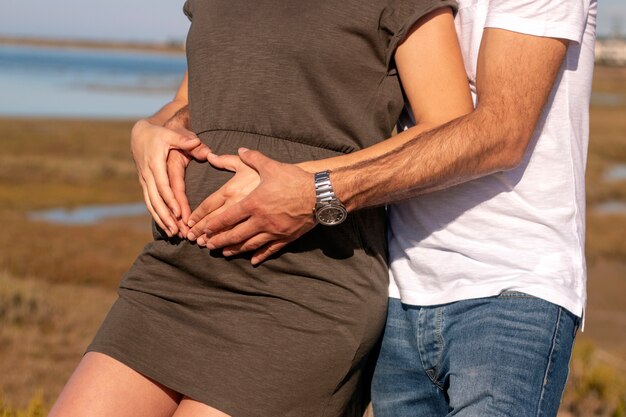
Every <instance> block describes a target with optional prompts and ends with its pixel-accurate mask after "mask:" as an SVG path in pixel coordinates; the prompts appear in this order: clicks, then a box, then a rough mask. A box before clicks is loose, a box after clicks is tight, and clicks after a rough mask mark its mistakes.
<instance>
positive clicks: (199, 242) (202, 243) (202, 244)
mask: <svg viewBox="0 0 626 417" xmlns="http://www.w3.org/2000/svg"><path fill="white" fill-rule="evenodd" d="M196 243H197V244H198V245H200V246H205V244H206V242H205V241H204V238H203V237H202V236H200V237H199V238H198V240H196Z"/></svg>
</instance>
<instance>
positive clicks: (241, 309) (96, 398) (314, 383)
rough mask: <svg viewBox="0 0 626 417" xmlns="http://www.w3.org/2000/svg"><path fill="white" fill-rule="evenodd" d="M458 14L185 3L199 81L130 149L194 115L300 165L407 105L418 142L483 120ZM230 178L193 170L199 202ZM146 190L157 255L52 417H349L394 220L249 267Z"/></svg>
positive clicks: (410, 0) (221, 150)
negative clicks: (471, 114) (209, 244)
mask: <svg viewBox="0 0 626 417" xmlns="http://www.w3.org/2000/svg"><path fill="white" fill-rule="evenodd" d="M451 7H454V3H453V2H452V1H451V0H445V1H441V0H368V1H363V0H344V1H340V2H338V1H335V0H319V1H315V2H304V1H291V2H278V1H274V0H256V1H246V2H244V1H239V0H235V1H233V0H211V1H209V0H188V1H187V3H186V4H185V12H186V14H187V15H188V16H189V17H190V19H191V20H192V25H191V29H190V31H189V35H188V39H187V58H188V77H185V82H183V84H182V85H181V88H180V90H179V93H178V95H177V98H176V99H175V100H174V101H173V102H172V103H170V104H169V105H167V106H166V107H164V108H163V109H162V110H161V111H160V112H159V113H158V114H157V116H156V117H155V118H153V119H151V120H150V121H148V122H142V123H138V124H137V125H136V128H135V130H136V131H135V132H134V135H135V136H142V135H143V136H144V137H153V138H154V140H153V142H152V143H150V142H149V141H147V142H146V143H144V145H145V149H150V147H159V146H166V148H165V149H169V147H167V146H168V145H163V142H159V141H160V140H161V138H162V137H164V136H166V135H167V132H168V131H167V129H166V128H164V127H162V126H161V127H160V126H158V125H159V124H160V125H162V124H163V123H164V121H165V120H167V119H168V118H169V117H170V116H172V115H173V114H174V113H175V112H176V111H177V110H179V109H180V108H181V107H182V106H184V105H186V104H187V101H188V103H189V111H190V126H189V129H190V130H191V131H193V132H195V134H197V136H198V137H199V138H200V139H201V141H202V142H203V143H204V144H206V145H208V146H209V147H210V149H211V150H212V152H214V153H216V154H233V153H236V152H237V149H238V148H240V147H246V148H250V149H258V150H260V151H262V152H263V153H264V154H266V155H268V156H270V157H272V158H274V159H277V160H281V161H285V162H299V161H308V160H323V159H325V158H334V157H337V156H339V155H343V154H347V153H352V152H354V151H358V150H360V149H363V148H367V147H368V146H371V145H375V144H376V143H377V142H380V141H381V140H382V139H384V138H388V137H389V136H390V134H391V132H392V130H393V127H394V124H395V122H396V120H397V119H398V116H399V114H400V112H401V110H402V107H403V98H404V97H405V96H406V97H407V98H408V100H409V101H410V103H411V105H412V108H413V111H414V115H415V118H416V120H417V121H418V122H419V127H418V128H417V129H424V128H426V127H428V126H433V125H435V124H439V123H443V122H445V121H447V120H450V119H452V118H454V117H457V116H459V115H461V114H464V113H467V112H468V111H470V110H471V100H470V96H469V91H468V87H467V82H466V79H465V72H464V69H463V64H462V61H461V58H460V52H459V48H458V45H457V44H456V36H455V34H454V25H453V20H452V19H453V18H452V9H451ZM400 79H402V85H401V83H400ZM187 80H188V85H187ZM187 92H188V95H187ZM187 97H188V100H187ZM189 135H191V134H189ZM192 136H193V135H192ZM193 140H194V139H191V141H192V142H193ZM391 140H394V139H391ZM376 146H380V145H376ZM145 149H144V150H142V149H139V151H138V152H139V154H141V153H142V152H144V151H145ZM164 154H165V155H167V152H165V153H164ZM171 155H172V153H170V156H171ZM177 155H182V154H181V153H177ZM135 156H136V157H137V155H135ZM196 156H198V155H196ZM140 159H141V158H140ZM140 168H141V167H140ZM372 175H376V173H372ZM231 177H232V174H231V173H230V172H227V171H223V170H218V169H215V168H213V167H211V166H210V165H209V164H208V163H206V162H202V161H193V160H192V161H191V162H190V163H189V165H188V167H187V171H186V177H185V178H186V180H185V190H186V193H187V197H188V201H189V205H190V206H191V207H192V208H193V207H196V206H198V205H199V204H200V203H201V202H202V201H203V200H204V199H205V198H206V197H207V196H209V195H210V194H211V193H212V192H214V191H215V190H217V189H219V188H220V187H221V186H222V185H223V184H224V183H225V182H227V181H228V179H229V178H231ZM313 184H314V182H313V174H311V187H313ZM145 187H146V195H147V196H148V198H147V202H148V204H149V206H150V209H151V212H152V213H153V214H154V215H155V217H156V218H157V220H158V223H157V224H155V227H154V230H153V232H154V241H153V242H152V243H150V244H148V245H147V246H146V247H145V248H144V250H143V252H142V253H141V254H140V255H139V257H138V258H137V260H136V261H135V263H134V264H133V265H132V267H131V268H130V270H129V271H128V272H127V273H126V274H125V276H124V277H123V279H122V281H121V284H120V288H119V298H118V300H117V301H116V303H115V304H114V305H113V307H112V309H111V311H110V312H109V314H108V316H107V317H106V319H105V321H104V323H103V324H102V326H101V328H100V330H99V332H98V334H97V335H96V337H95V339H94V341H93V343H92V344H91V345H90V346H89V348H88V352H87V353H86V354H85V356H84V357H83V359H82V361H81V363H80V364H79V366H78V368H77V369H76V371H75V372H74V374H73V376H72V377H71V379H70V381H69V382H68V384H67V385H66V387H65V389H64V391H63V393H62V394H61V396H60V397H59V400H58V401H57V403H56V404H55V406H54V408H53V410H52V412H51V415H52V416H77V415H84V416H90V417H94V416H115V417H120V416H129V417H130V416H132V417H137V416H171V415H175V416H224V415H230V416H236V417H238V416H242V417H246V416H259V417H287V416H288V417H296V416H298V417H313V416H320V417H322V416H337V417H338V416H342V415H346V413H347V412H348V411H347V410H348V408H349V404H350V402H351V400H352V399H353V398H354V396H355V393H357V392H358V391H359V390H368V389H369V387H368V386H367V382H368V380H367V378H365V377H364V375H365V374H366V373H365V372H364V369H365V368H366V364H367V363H368V358H369V356H370V352H371V349H372V348H373V347H374V346H375V345H376V342H377V340H378V339H379V336H380V332H381V330H382V328H383V325H384V320H385V313H386V306H387V285H388V283H387V280H388V278H387V266H386V259H385V258H386V255H385V253H386V248H385V211H384V208H379V209H373V210H366V211H362V212H355V213H350V214H349V215H348V217H347V220H346V221H345V222H343V223H341V224H340V225H336V226H327V227H324V226H321V225H320V226H317V227H315V228H314V229H313V230H312V231H310V232H309V233H307V234H306V235H304V236H302V237H301V238H300V239H298V240H296V241H294V242H292V243H291V244H289V245H287V246H286V247H285V248H284V249H283V250H282V251H280V252H279V253H277V254H276V255H275V256H273V257H272V258H271V259H268V260H267V261H265V262H263V263H261V264H259V265H256V266H253V265H252V264H251V262H250V257H249V256H236V257H224V256H223V255H222V254H221V253H220V252H218V251H211V250H209V249H207V248H204V247H202V246H199V245H197V244H196V243H194V242H191V241H189V240H186V239H181V238H180V237H179V236H178V232H179V230H178V228H177V226H176V224H175V223H173V222H170V221H167V220H164V217H167V216H160V215H159V213H163V207H162V205H160V204H162V202H160V203H159V202H158V201H157V200H156V199H155V196H154V185H153V184H152V183H150V182H146V183H145ZM303 191H304V190H303ZM307 191H308V190H307ZM185 204H186V203H184V204H181V207H182V208H184V206H185ZM311 209H313V207H311ZM176 211H178V210H175V212H174V215H175V216H176V217H180V215H181V213H180V212H176ZM181 211H182V209H181ZM187 212H188V211H187ZM120 239H123V236H120ZM357 408H358V407H357ZM357 412H361V413H362V412H363V408H360V409H359V410H357Z"/></svg>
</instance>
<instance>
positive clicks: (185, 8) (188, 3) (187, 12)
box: [183, 0, 193, 21]
mask: <svg viewBox="0 0 626 417" xmlns="http://www.w3.org/2000/svg"><path fill="white" fill-rule="evenodd" d="M183 13H185V16H187V18H189V20H190V21H191V20H192V18H193V13H192V10H191V1H190V0H187V1H186V2H185V4H184V5H183Z"/></svg>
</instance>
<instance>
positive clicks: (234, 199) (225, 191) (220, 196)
mask: <svg viewBox="0 0 626 417" xmlns="http://www.w3.org/2000/svg"><path fill="white" fill-rule="evenodd" d="M208 161H209V163H211V165H213V166H214V167H216V168H219V169H225V170H228V171H232V172H234V173H235V175H234V176H233V178H231V179H230V180H229V181H228V182H227V183H226V184H224V185H223V186H222V187H221V188H220V189H219V190H217V191H215V192H214V193H213V194H211V195H210V196H208V197H207V198H206V199H205V200H204V201H203V202H202V203H200V205H199V206H198V207H197V208H196V209H195V210H194V212H193V216H192V217H191V219H192V221H190V222H189V224H190V225H193V228H192V229H191V231H188V233H187V237H188V238H189V240H195V241H196V243H197V244H198V245H200V246H206V242H207V241H208V239H209V238H208V237H207V235H205V234H204V230H205V229H206V225H207V222H208V221H209V220H210V219H212V218H215V217H216V216H219V215H220V214H222V213H223V212H224V211H226V209H228V208H229V207H231V206H232V205H234V204H236V203H238V202H239V201H241V200H243V199H244V198H245V197H247V196H248V194H250V192H251V191H252V190H254V189H255V188H256V187H257V186H258V185H259V181H260V178H259V174H258V172H256V171H255V170H254V169H252V168H251V167H249V166H248V165H246V164H245V163H243V162H242V161H241V159H240V158H239V157H238V156H237V155H221V156H218V155H214V154H209V156H208ZM172 186H173V184H172ZM179 201H180V199H179ZM188 218H189V216H188ZM198 233H200V235H199V234H198ZM196 237H197V238H196Z"/></svg>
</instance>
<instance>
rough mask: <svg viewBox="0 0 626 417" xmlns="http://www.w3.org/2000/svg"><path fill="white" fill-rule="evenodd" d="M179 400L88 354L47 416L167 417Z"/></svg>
mask: <svg viewBox="0 0 626 417" xmlns="http://www.w3.org/2000/svg"><path fill="white" fill-rule="evenodd" d="M180 400H181V395H180V394H178V393H176V392H174V391H172V390H170V389H169V388H166V387H164V386H163V385H161V384H159V383H157V382H155V381H153V380H151V379H149V378H147V377H145V376H143V375H142V374H140V373H138V372H136V371H134V370H133V369H131V368H129V367H128V366H126V365H124V364H123V363H121V362H119V361H117V360H115V359H113V358H111V357H110V356H107V355H104V354H102V353H97V352H89V353H87V354H86V355H85V356H84V357H83V358H82V360H81V361H80V363H79V364H78V367H77V368H76V370H74V373H73V374H72V376H71V377H70V379H69V381H68V382H67V384H66V385H65V388H63V391H62V392H61V395H60V396H59V398H58V399H57V401H56V403H55V404H54V406H53V407H52V410H51V411H50V414H49V417H67V416H71V417H79V416H88V417H143V416H146V417H170V416H171V415H172V414H173V413H174V411H176V408H177V407H178V403H179V402H180Z"/></svg>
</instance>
